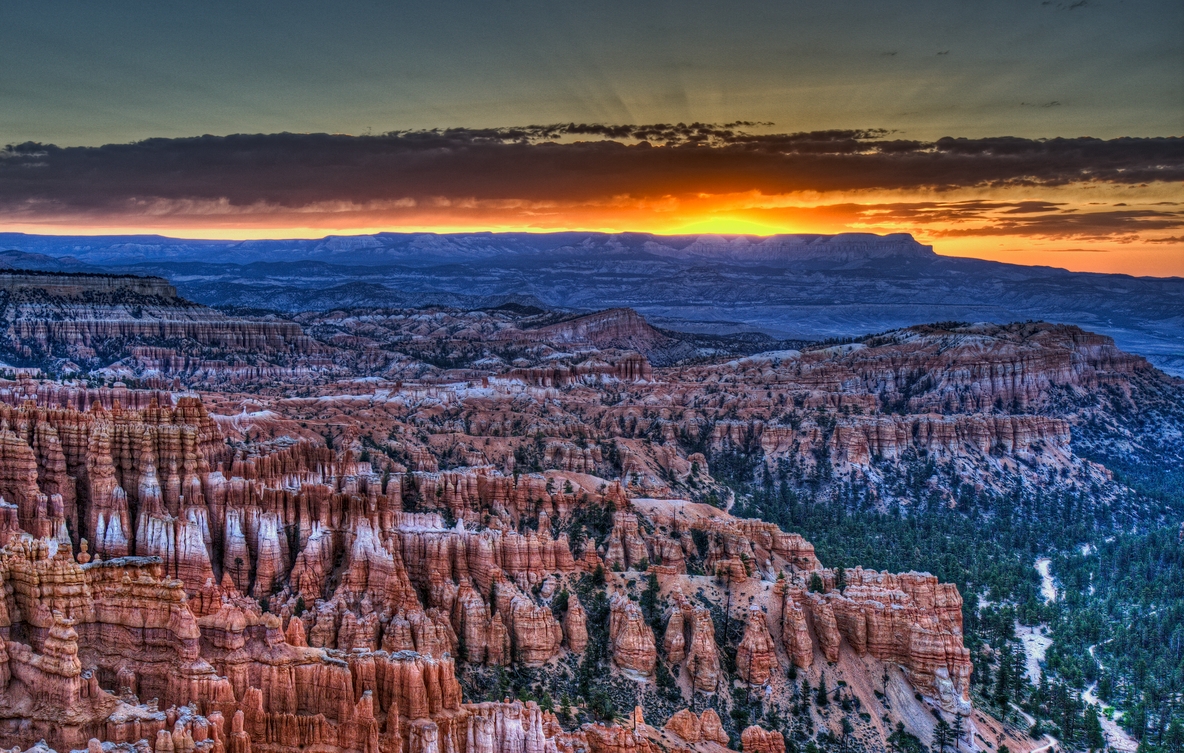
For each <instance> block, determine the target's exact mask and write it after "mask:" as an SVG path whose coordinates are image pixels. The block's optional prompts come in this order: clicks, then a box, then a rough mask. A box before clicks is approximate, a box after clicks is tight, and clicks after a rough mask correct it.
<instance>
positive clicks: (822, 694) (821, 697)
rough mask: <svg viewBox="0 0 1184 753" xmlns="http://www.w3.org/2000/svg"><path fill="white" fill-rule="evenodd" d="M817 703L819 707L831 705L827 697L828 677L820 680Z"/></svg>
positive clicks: (822, 677) (824, 676)
mask: <svg viewBox="0 0 1184 753" xmlns="http://www.w3.org/2000/svg"><path fill="white" fill-rule="evenodd" d="M815 703H817V704H818V705H819V706H826V705H827V704H828V703H830V699H829V698H827V697H826V675H822V676H821V677H819V678H818V694H817V696H816V698H815Z"/></svg>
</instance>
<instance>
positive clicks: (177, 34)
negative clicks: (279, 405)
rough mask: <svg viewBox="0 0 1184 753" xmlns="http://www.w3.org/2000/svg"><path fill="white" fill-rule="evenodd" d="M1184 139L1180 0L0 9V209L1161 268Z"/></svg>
mask: <svg viewBox="0 0 1184 753" xmlns="http://www.w3.org/2000/svg"><path fill="white" fill-rule="evenodd" d="M552 124H561V125H552ZM565 124H566V125H565ZM570 124H581V125H570ZM646 124H657V125H646ZM670 124H678V125H670ZM681 124H687V125H681ZM204 134H212V135H208V136H206V135H204ZM234 134H261V135H245V136H234ZM330 134H332V135H330ZM1182 136H1184V4H1181V3H1179V2H1178V1H1176V2H1170V1H1167V0H1159V1H1146V2H1143V1H1139V0H1126V1H1124V2H1117V1H1113V0H1070V1H1068V2H1058V0H1049V1H1047V2H1041V0H1034V1H1032V2H994V3H974V4H971V3H967V2H962V1H961V0H954V1H951V0H943V1H942V2H925V1H921V0H912V1H910V2H888V1H886V0H880V1H878V2H857V1H847V0H836V1H834V2H826V3H823V2H776V3H773V2H767V3H743V2H739V3H721V2H711V3H707V2H678V3H674V2H669V3H656V2H636V1H635V2H629V3H613V2H599V3H584V4H575V3H557V2H549V3H534V2H519V1H517V0H492V1H490V2H482V3H469V2H433V3H414V4H401V3H332V4H330V3H309V4H307V5H305V4H301V3H292V2H285V3H250V2H236V3H218V2H206V3H177V2H153V3H148V2H145V3H128V2H109V3H93V2H90V3H66V2H40V3H24V4H20V5H19V6H18V7H11V8H6V9H5V15H4V21H3V23H0V144H8V145H9V146H8V147H7V148H6V149H4V150H3V151H0V230H7V231H23V232H30V233H54V234H88V233H99V232H102V233H111V232H150V233H163V234H168V235H180V236H187V237H217V238H247V237H315V236H319V235H324V234H327V233H354V232H357V233H362V232H375V231H380V230H435V231H447V230H539V231H543V230H563V229H588V230H606V231H614V230H636V231H649V232H679V233H689V232H713V233H752V234H769V233H779V232H816V233H832V232H843V231H850V230H859V231H869V232H897V231H905V232H912V233H914V234H915V235H916V236H917V237H918V238H919V239H921V240H922V241H924V242H927V243H932V244H934V246H935V249H936V250H937V251H938V252H939V253H945V254H956V255H967V256H978V257H982V258H989V259H997V260H1001V261H1010V262H1018V263H1026V264H1047V265H1052V266H1059V267H1067V268H1069V269H1075V270H1094V271H1117V272H1128V273H1131V274H1152V275H1184V188H1182V186H1184V138H1181V137H1182Z"/></svg>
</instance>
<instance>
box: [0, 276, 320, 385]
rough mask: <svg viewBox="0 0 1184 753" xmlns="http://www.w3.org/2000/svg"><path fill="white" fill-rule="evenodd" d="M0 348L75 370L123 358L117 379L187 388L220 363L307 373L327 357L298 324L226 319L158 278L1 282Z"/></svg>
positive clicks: (10, 357) (21, 361) (34, 362)
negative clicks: (178, 381)
mask: <svg viewBox="0 0 1184 753" xmlns="http://www.w3.org/2000/svg"><path fill="white" fill-rule="evenodd" d="M0 350H2V351H3V352H4V353H5V355H6V358H5V360H7V361H9V362H10V363H13V362H14V363H15V364H17V365H28V366H32V367H50V368H54V369H64V370H68V371H74V370H80V369H83V370H85V369H94V368H98V367H103V366H109V365H111V364H113V363H116V362H121V361H123V360H124V359H130V360H128V361H127V362H126V363H121V364H120V365H119V366H118V367H117V368H116V371H117V372H119V373H121V374H128V375H131V374H133V373H134V374H136V375H139V374H141V373H143V372H145V371H147V372H151V374H152V376H154V377H156V378H166V379H167V378H170V377H174V376H185V377H187V378H189V380H190V381H196V380H194V379H193V378H194V377H195V376H197V377H200V376H203V375H202V374H200V373H198V372H201V371H202V370H203V369H204V370H210V369H212V368H214V367H215V366H217V365H219V364H220V365H221V366H222V368H223V371H228V370H232V369H231V366H232V363H233V362H235V361H239V362H242V366H247V365H254V366H258V364H257V363H252V361H254V360H257V359H258V358H259V357H260V356H262V357H265V358H266V359H267V361H268V364H269V365H270V366H272V367H274V366H276V365H281V364H283V362H284V361H285V360H288V359H291V358H293V357H301V358H303V359H305V360H308V359H313V363H309V364H308V365H310V366H314V365H315V358H316V356H317V355H318V354H323V353H324V352H325V348H324V347H323V346H321V345H320V344H319V343H316V342H314V341H313V340H312V339H310V338H309V337H307V336H306V335H305V334H304V332H303V330H301V328H300V326H299V325H297V324H294V323H292V322H288V321H282V320H277V319H267V318H246V317H235V316H228V315H226V314H223V313H221V312H218V311H215V310H213V309H209V308H206V307H205V306H201V305H198V304H195V303H192V302H190V301H186V300H184V299H182V298H178V297H177V291H176V289H175V288H174V287H173V286H172V285H169V284H168V283H167V281H165V280H163V279H161V278H158V277H135V276H131V275H92V274H50V273H40V274H37V273H25V274H20V273H3V274H0ZM228 357H229V360H227V359H228ZM204 376H206V377H209V376H210V375H209V374H205V375H204ZM288 376H289V378H291V377H292V376H294V374H289V375H288Z"/></svg>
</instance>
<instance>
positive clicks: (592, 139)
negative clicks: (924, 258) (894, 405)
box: [0, 122, 1184, 274]
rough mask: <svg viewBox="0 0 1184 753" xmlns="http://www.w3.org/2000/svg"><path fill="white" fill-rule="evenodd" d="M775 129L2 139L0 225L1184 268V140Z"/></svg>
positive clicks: (544, 128) (589, 127) (588, 127)
mask: <svg viewBox="0 0 1184 753" xmlns="http://www.w3.org/2000/svg"><path fill="white" fill-rule="evenodd" d="M769 125H770V124H767V123H753V122H735V123H724V124H710V123H690V124H684V123H677V124H663V123H658V124H650V125H602V124H576V123H568V124H558V125H535V126H525V127H520V128H486V129H465V128H455V129H447V130H426V131H424V130H420V131H399V132H393V133H388V134H383V135H378V136H348V135H331V134H294V133H279V134H267V135H233V136H200V137H193V138H179V139H149V140H146V141H140V142H135V143H129V144H110V145H106V146H99V147H66V148H63V147H58V146H54V145H47V144H39V143H23V144H15V145H10V146H8V147H5V148H4V149H3V150H0V228H3V229H8V230H23V231H26V232H53V233H63V232H65V233H71V232H81V233H86V232H101V231H103V230H104V229H105V228H118V229H119V230H120V231H121V232H127V231H129V230H130V231H135V232H139V231H141V230H142V231H150V232H165V233H169V232H174V233H176V234H186V235H190V236H195V235H196V236H201V235H205V234H210V235H212V236H216V237H291V236H295V235H301V236H305V237H307V236H309V235H313V234H326V233H334V232H373V231H375V230H381V229H389V230H400V229H417V230H423V229H428V230H431V229H439V230H474V229H528V230H529V229H534V230H563V229H573V230H638V231H649V232H658V233H662V232H757V233H772V232H822V233H829V232H842V231H848V230H855V231H867V232H896V231H906V232H913V233H915V234H917V235H919V236H920V237H922V238H924V239H927V240H929V241H932V242H935V243H937V244H938V247H939V250H945V251H947V252H952V253H964V254H967V255H981V254H985V253H988V252H992V249H998V250H999V252H1000V253H1003V252H1005V251H1006V253H1009V254H1012V256H1011V257H1008V258H1009V259H1023V258H1024V256H1023V254H1024V253H1026V252H1024V251H1022V250H1021V249H1017V248H1016V247H1015V244H1014V241H1012V242H1011V245H1010V246H1007V247H1006V248H1005V247H1004V246H1002V245H999V244H1000V243H1003V242H1004V241H1005V239H1007V238H1012V239H1015V238H1020V239H1025V241H1024V242H1025V243H1026V246H1024V247H1023V248H1028V249H1032V248H1035V245H1034V244H1037V242H1039V243H1044V244H1045V246H1044V247H1042V248H1045V249H1046V250H1058V249H1052V248H1051V247H1048V246H1047V244H1048V243H1052V242H1057V241H1068V240H1071V241H1073V242H1074V243H1075V244H1076V243H1079V242H1081V241H1088V242H1092V243H1106V244H1109V245H1108V246H1107V247H1106V249H1097V250H1115V249H1116V248H1118V247H1119V246H1116V244H1125V245H1123V246H1122V247H1123V248H1126V249H1129V248H1131V247H1132V244H1137V245H1139V246H1140V248H1142V249H1144V250H1143V251H1141V252H1140V253H1142V254H1143V255H1144V257H1145V258H1144V262H1145V263H1143V262H1140V264H1142V266H1140V267H1139V268H1140V269H1143V270H1149V271H1152V272H1163V273H1170V274H1179V273H1181V271H1184V261H1181V259H1180V258H1175V260H1174V261H1173V258H1174V257H1177V256H1179V246H1180V243H1179V238H1180V237H1181V232H1180V231H1181V229H1184V195H1182V193H1181V191H1180V186H1181V184H1184V138H1177V137H1166V138H1119V139H1109V140H1103V139H1096V138H1055V139H1024V138H1006V137H1001V138H979V139H968V138H942V139H938V140H936V141H918V140H908V139H902V138H896V137H895V136H896V134H893V133H889V132H887V131H883V130H846V131H816V132H810V133H761V131H762V130H768V128H769ZM239 232H242V233H243V234H242V235H235V233H239ZM992 239H995V240H992ZM987 243H994V244H995V245H994V246H988V245H985V244H987ZM1074 247H1076V246H1074ZM1007 248H1009V249H1011V250H1009V251H1008V250H1006V249H1007ZM1150 249H1156V250H1155V251H1154V254H1152V252H1151V251H1150ZM1124 253H1129V252H1124ZM1016 254H1019V256H1016ZM1165 259H1166V262H1165V261H1164V260H1165ZM1032 262H1033V263H1039V262H1040V260H1039V259H1035V258H1033V259H1032ZM1045 263H1047V260H1046V262H1045ZM1091 263H1092V262H1091ZM1165 264H1166V266H1165Z"/></svg>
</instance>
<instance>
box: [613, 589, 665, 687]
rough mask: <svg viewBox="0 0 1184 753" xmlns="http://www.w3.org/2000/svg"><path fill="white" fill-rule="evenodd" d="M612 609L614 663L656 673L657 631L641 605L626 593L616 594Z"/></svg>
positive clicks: (641, 672) (640, 671) (638, 671)
mask: <svg viewBox="0 0 1184 753" xmlns="http://www.w3.org/2000/svg"><path fill="white" fill-rule="evenodd" d="M609 609H610V612H609V642H610V644H611V646H612V657H613V663H614V664H616V665H617V666H618V667H620V668H621V669H623V670H626V671H629V672H632V673H634V674H636V675H639V676H649V675H652V674H653V673H654V665H655V664H656V663H657V660H658V651H657V647H656V645H655V644H654V632H653V631H652V630H650V626H649V625H647V624H646V622H645V617H643V616H642V613H641V607H639V606H637V604H635V603H634V602H632V601H630V600H629V599H627V598H625V597H624V596H620V595H615V596H613V597H612V599H611V600H610V602H609Z"/></svg>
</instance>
